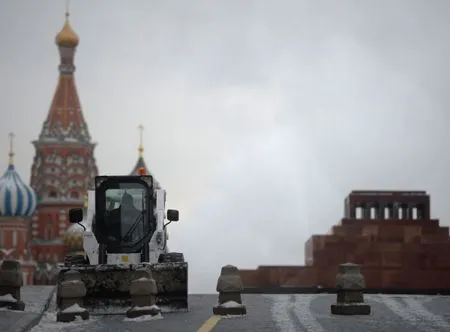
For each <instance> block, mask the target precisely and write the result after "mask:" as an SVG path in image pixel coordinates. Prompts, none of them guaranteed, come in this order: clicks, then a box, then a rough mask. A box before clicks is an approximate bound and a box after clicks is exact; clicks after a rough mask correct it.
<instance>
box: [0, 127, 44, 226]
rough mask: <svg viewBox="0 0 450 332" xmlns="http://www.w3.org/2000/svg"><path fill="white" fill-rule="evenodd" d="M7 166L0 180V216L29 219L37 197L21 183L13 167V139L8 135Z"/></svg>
mask: <svg viewBox="0 0 450 332" xmlns="http://www.w3.org/2000/svg"><path fill="white" fill-rule="evenodd" d="M9 138H10V143H9V144H10V146H9V165H8V169H7V170H6V172H5V174H4V175H3V176H2V177H1V178H0V215H2V216H4V217H29V216H31V215H33V213H34V211H35V210H36V205H37V197H36V193H35V192H34V190H33V189H32V188H31V187H30V186H29V185H27V184H26V183H25V182H23V181H22V179H21V178H20V175H19V174H18V173H17V172H16V169H15V167H14V152H13V138H14V134H12V133H11V134H9Z"/></svg>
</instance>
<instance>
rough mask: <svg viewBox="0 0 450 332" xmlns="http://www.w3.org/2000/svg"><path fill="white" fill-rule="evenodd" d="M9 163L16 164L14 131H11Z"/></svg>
mask: <svg viewBox="0 0 450 332" xmlns="http://www.w3.org/2000/svg"><path fill="white" fill-rule="evenodd" d="M8 136H9V153H8V156H9V164H10V165H13V164H14V137H15V135H14V133H9V135H8Z"/></svg>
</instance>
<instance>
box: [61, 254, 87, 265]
mask: <svg viewBox="0 0 450 332" xmlns="http://www.w3.org/2000/svg"><path fill="white" fill-rule="evenodd" d="M86 264H87V260H86V258H85V257H84V256H83V255H67V256H66V257H64V265H65V266H72V265H86Z"/></svg>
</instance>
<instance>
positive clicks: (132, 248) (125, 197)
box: [92, 176, 156, 264]
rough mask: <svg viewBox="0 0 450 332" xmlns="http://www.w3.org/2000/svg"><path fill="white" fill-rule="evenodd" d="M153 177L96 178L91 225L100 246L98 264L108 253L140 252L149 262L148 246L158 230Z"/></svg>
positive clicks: (104, 259)
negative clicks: (93, 215) (93, 213)
mask: <svg viewBox="0 0 450 332" xmlns="http://www.w3.org/2000/svg"><path fill="white" fill-rule="evenodd" d="M154 205H155V203H154V200H153V178H152V177H151V176H98V177H96V178H95V217H94V222H93V225H92V231H93V233H94V236H95V238H96V239H97V242H98V243H99V263H100V264H106V261H107V254H130V253H141V261H143V262H146V261H148V260H149V247H148V243H149V242H150V239H151V237H152V235H153V233H154V232H155V229H156V219H155V216H154V213H153V211H154Z"/></svg>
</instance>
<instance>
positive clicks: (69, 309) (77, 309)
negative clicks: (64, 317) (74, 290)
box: [62, 303, 86, 314]
mask: <svg viewBox="0 0 450 332" xmlns="http://www.w3.org/2000/svg"><path fill="white" fill-rule="evenodd" d="M85 311H86V309H84V308H82V307H80V305H79V304H78V303H75V304H72V305H71V306H70V307H67V308H66V309H64V310H63V311H62V312H64V313H66V314H80V313H82V312H85Z"/></svg>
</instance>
